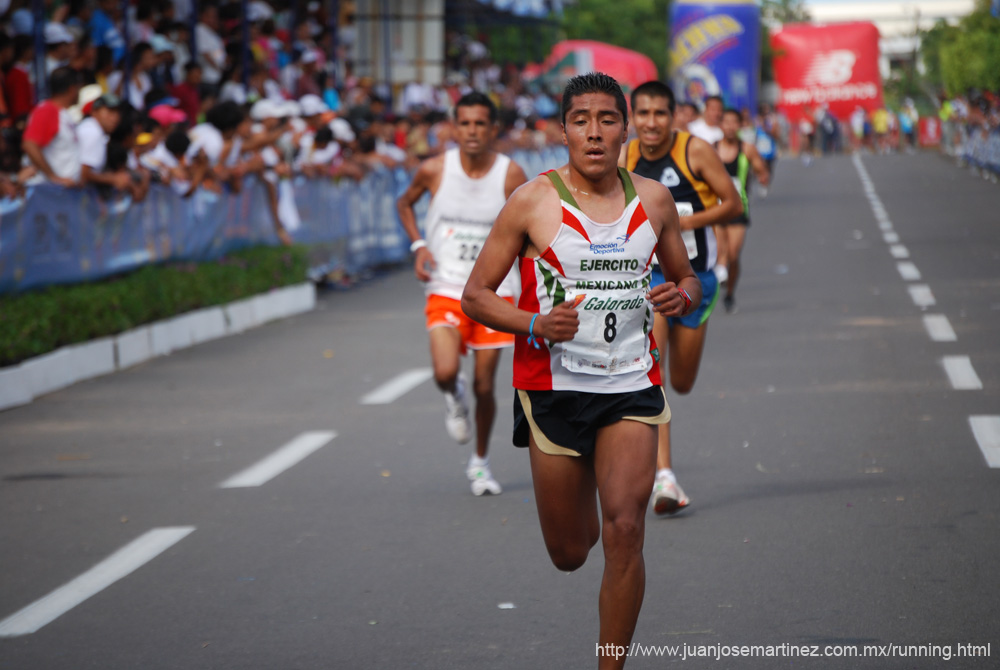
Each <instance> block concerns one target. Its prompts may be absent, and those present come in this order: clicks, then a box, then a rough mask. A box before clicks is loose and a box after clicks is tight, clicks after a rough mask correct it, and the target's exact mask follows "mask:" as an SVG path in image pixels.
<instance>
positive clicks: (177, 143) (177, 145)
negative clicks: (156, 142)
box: [163, 128, 191, 157]
mask: <svg viewBox="0 0 1000 670" xmlns="http://www.w3.org/2000/svg"><path fill="white" fill-rule="evenodd" d="M163 144H164V145H165V146H166V147H167V151H169V152H170V153H172V154H173V155H174V156H177V157H180V156H183V155H184V154H185V153H186V152H187V150H188V147H189V146H191V138H190V137H188V134H187V133H186V132H185V131H184V130H182V129H180V128H178V129H177V130H174V131H172V132H171V133H170V134H169V135H167V138H166V139H165V140H163Z"/></svg>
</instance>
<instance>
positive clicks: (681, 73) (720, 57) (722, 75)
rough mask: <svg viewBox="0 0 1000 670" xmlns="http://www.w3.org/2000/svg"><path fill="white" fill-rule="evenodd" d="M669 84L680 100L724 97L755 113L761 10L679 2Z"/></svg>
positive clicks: (728, 3)
mask: <svg viewBox="0 0 1000 670" xmlns="http://www.w3.org/2000/svg"><path fill="white" fill-rule="evenodd" d="M670 17H671V18H670V81H671V86H672V87H673V89H674V94H675V95H676V96H677V99H678V101H686V102H694V103H696V104H699V105H700V104H702V103H704V101H705V98H707V97H709V96H712V95H719V96H722V99H723V101H724V102H725V105H726V106H727V107H733V108H735V109H739V110H743V109H749V110H751V111H752V112H753V111H756V109H757V95H758V89H759V88H760V8H759V7H758V6H757V3H756V2H755V1H754V0H715V1H714V2H713V1H712V0H703V1H699V0H678V1H677V2H674V3H673V4H672V5H671V8H670Z"/></svg>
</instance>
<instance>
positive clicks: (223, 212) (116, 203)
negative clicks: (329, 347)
mask: <svg viewBox="0 0 1000 670" xmlns="http://www.w3.org/2000/svg"><path fill="white" fill-rule="evenodd" d="M511 157H512V158H513V159H514V160H515V161H517V162H518V163H519V164H520V165H521V167H522V168H524V171H525V173H527V174H528V175H529V176H535V175H536V174H538V173H540V172H543V171H545V170H547V169H550V168H553V167H556V166H557V165H560V164H561V163H563V162H565V160H566V152H565V149H564V148H563V147H554V148H549V149H543V150H541V151H532V152H514V153H513V154H512V156H511ZM409 183H410V175H409V174H408V173H407V172H406V171H405V170H402V169H397V170H388V169H384V168H381V169H378V170H376V171H374V172H372V173H370V174H369V175H367V176H366V177H365V178H364V179H363V180H362V181H360V182H356V181H353V180H348V179H343V180H340V181H337V182H335V181H332V180H330V179H325V178H322V179H319V178H317V179H310V178H306V177H303V176H301V175H300V176H296V177H294V178H292V179H291V180H290V181H289V182H286V183H281V184H279V187H278V190H279V193H281V194H282V195H283V196H284V198H279V206H278V209H279V217H280V218H281V220H282V221H283V222H284V223H285V225H286V229H287V230H288V231H289V232H290V234H291V236H292V239H293V240H294V241H295V242H296V243H299V244H303V245H306V246H307V247H308V248H309V252H308V254H309V263H310V276H311V277H312V278H313V279H317V278H319V277H322V276H324V275H326V274H327V273H329V272H332V271H336V270H340V271H343V272H344V273H345V274H357V273H359V272H362V271H364V270H366V269H368V268H371V267H374V266H378V265H382V264H387V263H398V262H400V261H402V260H404V259H406V258H407V257H408V256H409V240H408V239H407V238H406V234H405V233H404V232H403V229H402V226H401V225H400V223H399V216H398V214H397V213H396V199H397V198H398V197H399V196H400V195H402V193H403V191H404V190H406V187H407V186H408V185H409ZM427 201H428V199H427V198H426V197H425V198H424V199H423V200H422V201H421V202H420V203H419V204H418V206H417V214H418V219H419V220H421V221H422V220H423V216H424V214H425V213H426V209H427ZM293 222H294V226H293V225H292V223H293ZM261 244H268V245H277V244H278V239H277V236H276V234H275V232H274V215H273V213H272V209H271V205H270V199H269V197H268V193H267V190H266V188H265V187H264V185H263V184H262V183H261V182H260V181H259V180H258V179H257V178H254V177H250V178H247V179H246V180H245V181H244V183H243V188H242V189H241V190H240V192H239V193H225V194H217V193H214V192H211V191H206V190H200V191H197V192H196V193H195V194H194V195H193V196H192V197H190V198H187V199H183V198H181V197H179V196H178V195H176V194H175V193H174V192H173V191H172V190H171V189H170V188H168V187H165V186H161V185H157V184H154V185H153V186H152V187H151V188H150V191H149V195H148V196H147V197H146V199H145V200H143V202H141V203H133V202H131V200H130V199H129V198H122V197H120V198H115V199H111V200H107V199H104V198H101V197H99V196H98V194H97V192H96V191H95V190H93V189H66V188H62V187H59V186H51V185H48V184H42V185H39V186H35V187H33V188H32V189H30V190H29V192H28V194H27V196H26V197H25V198H23V199H19V200H0V294H3V293H14V292H18V291H23V290H26V289H30V288H38V287H41V286H46V285H48V284H68V283H75V282H82V281H93V280H96V279H101V278H105V277H109V276H113V275H116V274H121V273H123V272H128V271H130V270H134V269H136V268H138V267H140V266H142V265H145V264H148V263H158V262H163V261H168V260H184V261H207V260H213V259H217V258H219V257H221V256H222V255H224V254H226V253H228V252H231V251H234V250H236V249H239V248H242V247H246V246H250V245H261Z"/></svg>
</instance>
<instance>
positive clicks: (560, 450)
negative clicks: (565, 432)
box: [517, 389, 580, 456]
mask: <svg viewBox="0 0 1000 670" xmlns="http://www.w3.org/2000/svg"><path fill="white" fill-rule="evenodd" d="M517 397H518V398H520V400H521V409H523V410H524V416H525V417H526V418H527V419H528V426H529V427H530V428H531V434H532V435H533V436H534V438H535V445H536V446H537V447H538V449H539V450H540V451H541V452H542V453H545V454H548V455H549V456H579V455H580V452H578V451H573V450H572V449H567V448H566V447H561V446H559V445H558V444H556V443H555V442H553V441H552V440H550V439H549V438H548V437H546V435H545V433H543V432H542V429H541V428H539V427H538V424H537V423H535V417H533V416H531V398H529V397H528V392H527V391H525V390H523V389H517Z"/></svg>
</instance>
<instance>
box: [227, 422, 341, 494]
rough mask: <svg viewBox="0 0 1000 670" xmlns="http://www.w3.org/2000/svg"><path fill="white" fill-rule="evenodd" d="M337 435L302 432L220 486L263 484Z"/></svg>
mask: <svg viewBox="0 0 1000 670" xmlns="http://www.w3.org/2000/svg"><path fill="white" fill-rule="evenodd" d="M335 437H337V434H336V433H335V432H333V431H332V430H316V431H311V432H308V433H302V434H301V435H299V436H298V437H296V438H295V439H294V440H292V441H291V442H289V443H288V444H286V445H284V446H283V447H281V448H280V449H278V450H277V451H276V452H274V453H273V454H271V455H270V456H268V457H267V458H265V459H263V460H262V461H260V462H258V463H257V464H256V465H253V466H251V467H249V468H247V469H246V470H244V471H242V472H240V473H237V474H235V475H233V476H232V477H230V478H229V479H227V480H226V481H224V482H222V483H221V484H219V488H223V489H238V488H248V487H251V486H263V485H264V484H266V483H267V482H269V481H271V480H272V479H274V478H275V477H277V476H278V475H280V474H281V473H282V472H284V471H285V470H288V469H289V468H291V467H292V466H294V465H297V464H298V463H299V462H300V461H302V460H303V459H305V458H306V457H307V456H309V455H310V454H312V453H313V452H315V451H317V450H318V449H320V448H322V447H323V446H324V445H326V443H327V442H329V441H330V440H332V439H333V438H335Z"/></svg>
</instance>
